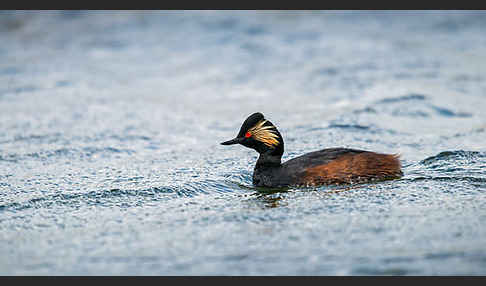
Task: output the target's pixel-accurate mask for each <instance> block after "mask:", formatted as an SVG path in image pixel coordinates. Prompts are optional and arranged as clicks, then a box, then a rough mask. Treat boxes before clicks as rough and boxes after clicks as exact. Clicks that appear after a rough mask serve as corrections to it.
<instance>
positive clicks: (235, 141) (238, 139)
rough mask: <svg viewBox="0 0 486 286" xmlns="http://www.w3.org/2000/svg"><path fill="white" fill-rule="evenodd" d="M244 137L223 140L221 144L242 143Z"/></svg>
mask: <svg viewBox="0 0 486 286" xmlns="http://www.w3.org/2000/svg"><path fill="white" fill-rule="evenodd" d="M242 139H243V138H235V139H231V140H229V141H225V142H221V145H233V144H240V143H241V140H242Z"/></svg>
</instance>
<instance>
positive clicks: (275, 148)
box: [220, 112, 403, 188]
mask: <svg viewBox="0 0 486 286" xmlns="http://www.w3.org/2000/svg"><path fill="white" fill-rule="evenodd" d="M220 144H221V145H233V144H240V145H243V146H245V147H248V148H251V149H254V150H255V151H257V152H258V153H259V157H258V159H257V161H256V164H255V168H254V171H253V178H252V179H253V182H252V183H253V185H254V186H255V187H269V188H283V187H312V186H321V185H343V184H359V183H369V182H376V181H384V180H393V179H398V178H401V177H402V176H403V172H402V170H401V164H400V158H399V157H400V156H399V155H398V154H383V153H376V152H372V151H366V150H358V149H351V148H343V147H337V148H326V149H322V150H318V151H313V152H309V153H306V154H303V155H301V156H298V157H295V158H292V159H289V160H287V161H286V162H284V163H282V155H283V154H284V140H283V137H282V135H281V134H280V132H279V131H278V130H277V127H275V125H273V124H272V123H271V122H270V121H269V120H267V119H265V117H264V115H263V114H262V113H261V112H255V113H253V114H251V115H250V116H248V118H246V120H245V121H244V122H243V124H242V125H241V128H240V131H239V132H238V135H237V136H236V137H235V138H234V139H231V140H228V141H224V142H221V143H220Z"/></svg>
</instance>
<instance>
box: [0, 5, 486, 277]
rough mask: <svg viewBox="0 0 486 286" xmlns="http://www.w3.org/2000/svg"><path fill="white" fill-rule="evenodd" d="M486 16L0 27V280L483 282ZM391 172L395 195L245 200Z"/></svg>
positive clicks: (195, 17)
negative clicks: (279, 164) (258, 164)
mask: <svg viewBox="0 0 486 286" xmlns="http://www.w3.org/2000/svg"><path fill="white" fill-rule="evenodd" d="M485 27H486V14H485V13H484V12H469V11H460V12H455V11H447V12H436V11H427V12H407V11H400V12H393V11H391V12H363V11H360V12H353V11H348V12H339V11H333V12H319V11H313V12H303V11H300V12H293V11H278V12H272V11H259V12H245V11H187V12H180V11H167V12H164V11H155V12H154V11H151V12H129V11H125V12H103V11H95V12H77V11H66V12H55V11H54V12H53V11H43V12H36V11H26V12H1V13H0V43H1V45H0V130H1V132H0V194H1V195H0V257H1V258H0V274H2V275H485V274H486V240H485V237H486V147H485V143H484V142H485V138H486V136H485V135H486V134H485V133H486V108H484V107H485V106H486V83H485V78H486V69H485V67H486V36H485V34H484V29H485ZM256 111H260V112H263V113H264V114H265V116H266V117H267V118H268V119H269V120H271V121H272V122H273V123H274V124H275V125H276V126H277V127H278V128H279V130H280V132H281V133H282V135H283V137H284V140H285V147H286V151H285V155H284V158H283V159H284V160H287V159H290V158H293V157H294V156H297V155H301V154H303V153H306V152H310V151H315V150H318V149H322V148H326V147H339V146H340V147H351V148H359V149H367V150H372V151H379V152H385V153H400V154H401V161H402V164H403V171H404V174H405V175H404V177H403V178H402V179H400V180H395V181H387V182H381V183H375V184H364V185H356V186H349V187H333V186H327V187H326V186H323V187H320V188H316V189H289V190H272V189H260V188H259V189H256V188H254V187H252V183H251V176H252V171H253V165H254V163H255V161H256V155H257V154H256V152H254V151H253V150H249V149H245V148H243V147H239V146H221V145H219V143H220V142H222V141H224V140H228V139H231V138H233V137H234V136H235V135H236V133H237V132H238V130H239V128H240V124H241V123H242V122H243V120H244V119H245V118H246V117H247V116H248V115H249V114H251V113H253V112H256Z"/></svg>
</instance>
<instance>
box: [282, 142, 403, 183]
mask: <svg viewBox="0 0 486 286" xmlns="http://www.w3.org/2000/svg"><path fill="white" fill-rule="evenodd" d="M400 168H401V167H400V161H399V160H398V156H396V155H388V154H379V153H375V152H370V151H364V150H356V149H349V148H328V149H323V150H319V151H314V152H310V153H307V154H304V155H302V156H299V157H296V158H293V159H290V160H288V161H286V162H285V163H283V164H282V166H281V169H280V173H281V174H280V175H279V176H280V177H283V176H286V177H287V181H288V184H289V185H306V186H307V185H321V184H343V183H345V184H349V183H363V182H370V181H378V180H386V179H396V178H400V177H401V176H402V175H403V173H402V171H401V170H400ZM282 180H283V179H282Z"/></svg>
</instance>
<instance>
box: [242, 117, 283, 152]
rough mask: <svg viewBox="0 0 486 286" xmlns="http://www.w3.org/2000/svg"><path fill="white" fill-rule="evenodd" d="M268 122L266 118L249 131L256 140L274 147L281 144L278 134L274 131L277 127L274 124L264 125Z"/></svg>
mask: <svg viewBox="0 0 486 286" xmlns="http://www.w3.org/2000/svg"><path fill="white" fill-rule="evenodd" d="M266 122H267V120H265V119H262V120H260V121H259V122H258V123H257V124H255V126H253V127H252V128H250V129H248V132H250V134H251V136H252V137H253V138H254V139H255V140H258V141H260V142H263V143H264V144H265V145H267V146H268V147H272V148H274V147H275V146H277V145H278V144H279V142H278V135H277V134H276V133H275V132H274V131H273V130H274V128H275V127H274V126H272V125H267V126H263V125H264V124H265V123H266Z"/></svg>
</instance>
